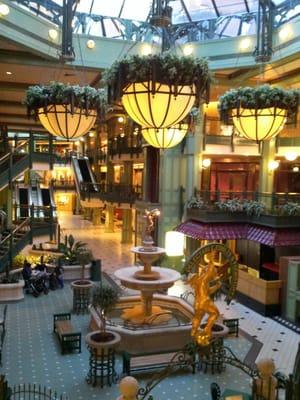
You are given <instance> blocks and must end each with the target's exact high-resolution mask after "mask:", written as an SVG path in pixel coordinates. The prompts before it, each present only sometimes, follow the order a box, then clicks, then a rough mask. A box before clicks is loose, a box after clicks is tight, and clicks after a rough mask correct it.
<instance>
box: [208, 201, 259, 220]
mask: <svg viewBox="0 0 300 400" xmlns="http://www.w3.org/2000/svg"><path fill="white" fill-rule="evenodd" d="M215 206H216V207H217V208H218V209H219V210H221V211H224V212H230V213H235V212H245V213H246V214H247V215H255V216H256V217H259V216H260V215H261V214H262V213H263V212H265V211H266V206H265V204H264V203H262V202H260V201H255V200H241V199H228V200H223V201H219V202H216V203H215Z"/></svg>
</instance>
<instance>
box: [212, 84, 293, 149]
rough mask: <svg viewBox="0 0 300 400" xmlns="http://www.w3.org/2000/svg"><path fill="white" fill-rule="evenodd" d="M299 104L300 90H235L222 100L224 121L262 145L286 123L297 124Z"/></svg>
mask: <svg viewBox="0 0 300 400" xmlns="http://www.w3.org/2000/svg"><path fill="white" fill-rule="evenodd" d="M298 103H299V92H298V90H284V89H282V88H278V87H271V86H269V85H263V86H258V87H255V88H250V87H245V88H238V89H232V90H229V91H228V92H226V93H225V94H224V95H223V96H221V97H220V100H219V111H220V118H221V121H222V122H223V123H225V124H226V125H234V127H235V128H236V130H237V131H238V133H239V134H241V135H242V136H244V137H246V138H247V139H251V140H256V141H257V142H258V141H261V140H268V139H271V138H272V137H274V136H276V135H277V134H278V133H279V132H280V131H281V130H282V128H283V127H284V125H285V123H296V121H297V113H298Z"/></svg>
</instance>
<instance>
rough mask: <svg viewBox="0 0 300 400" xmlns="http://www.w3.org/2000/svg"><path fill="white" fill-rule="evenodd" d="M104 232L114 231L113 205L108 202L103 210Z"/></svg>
mask: <svg viewBox="0 0 300 400" xmlns="http://www.w3.org/2000/svg"><path fill="white" fill-rule="evenodd" d="M105 232H107V233H111V232H114V206H113V205H112V204H109V203H108V204H107V205H106V210H105Z"/></svg>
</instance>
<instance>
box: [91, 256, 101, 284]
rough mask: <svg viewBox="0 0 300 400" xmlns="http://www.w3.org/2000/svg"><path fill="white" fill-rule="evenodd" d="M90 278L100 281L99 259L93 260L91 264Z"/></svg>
mask: <svg viewBox="0 0 300 400" xmlns="http://www.w3.org/2000/svg"><path fill="white" fill-rule="evenodd" d="M91 280H92V281H94V282H99V281H101V260H93V261H92V265H91Z"/></svg>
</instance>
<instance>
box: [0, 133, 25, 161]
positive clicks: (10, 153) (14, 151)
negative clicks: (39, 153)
mask: <svg viewBox="0 0 300 400" xmlns="http://www.w3.org/2000/svg"><path fill="white" fill-rule="evenodd" d="M29 141H30V140H29V139H27V140H25V141H24V142H22V143H20V144H18V146H16V147H15V148H14V150H13V151H12V152H11V151H10V152H9V153H7V154H5V155H4V156H3V157H1V158H0V164H1V163H2V162H3V161H4V160H5V159H9V157H11V156H13V155H14V154H15V153H16V150H17V149H19V148H21V147H23V146H24V145H25V144H28V143H29Z"/></svg>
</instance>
